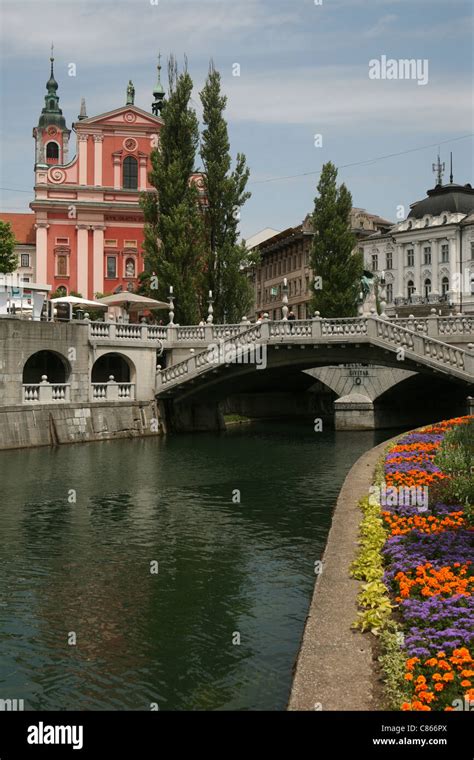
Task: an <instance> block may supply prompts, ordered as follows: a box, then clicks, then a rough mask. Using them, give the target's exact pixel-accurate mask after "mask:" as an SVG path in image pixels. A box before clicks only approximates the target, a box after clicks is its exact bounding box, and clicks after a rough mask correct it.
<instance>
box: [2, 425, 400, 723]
mask: <svg viewBox="0 0 474 760" xmlns="http://www.w3.org/2000/svg"><path fill="white" fill-rule="evenodd" d="M385 437H388V433H385V432H381V433H379V434H377V433H372V432H362V433H335V432H334V431H329V432H324V433H314V432H313V430H312V426H311V424H308V425H307V426H306V425H303V426H302V425H292V424H289V423H281V422H280V423H261V424H255V425H252V426H245V427H242V428H234V429H231V430H230V431H229V432H228V433H225V434H221V435H218V434H199V435H182V436H176V437H170V438H169V439H148V440H133V441H129V440H123V441H113V442H103V443H95V444H84V445H76V446H64V447H61V448H58V449H46V448H44V449H33V450H25V451H11V452H3V453H1V454H0V467H1V472H2V506H1V517H0V582H1V589H2V592H1V597H0V646H1V652H2V656H1V659H0V698H11V699H13V698H18V699H24V700H25V707H26V708H27V709H46V710H53V709H64V710H78V709H93V710H101V709H102V710H104V709H132V710H148V709H150V703H153V702H157V703H158V705H159V709H161V710H166V709H193V710H203V709H284V707H285V704H286V701H287V698H288V692H289V688H290V684H291V668H292V665H293V662H294V659H295V656H296V654H297V650H298V646H299V642H300V637H301V633H302V629H303V625H304V621H305V617H306V613H307V609H308V603H309V599H310V596H311V592H312V588H313V583H314V574H313V566H314V561H315V560H316V559H318V558H319V557H320V556H321V553H322V551H323V549H324V544H325V540H326V536H327V531H328V528H329V524H330V517H331V510H332V507H333V505H334V502H335V498H336V497H337V493H338V491H339V488H340V486H341V484H342V481H343V479H344V477H345V475H346V474H347V471H348V469H349V467H350V466H351V465H352V464H353V462H354V461H355V460H356V459H357V458H358V456H360V454H362V453H363V452H364V451H365V450H367V449H368V448H371V447H372V446H373V445H374V444H375V443H377V442H378V441H379V440H383V439H384V438H385ZM237 490H238V491H239V492H240V503H234V502H235V501H236V500H237V499H238V494H236V491H237ZM233 494H234V498H233ZM154 563H155V564H154ZM156 563H158V565H156ZM156 567H157V568H158V572H157V573H156V572H152V570H154V569H156ZM236 634H239V636H240V645H239V644H236V643H235V642H236V641H237V639H238V636H236ZM74 638H75V640H76V644H75V645H74V644H72V645H71V644H70V643H69V642H73V641H74Z"/></svg>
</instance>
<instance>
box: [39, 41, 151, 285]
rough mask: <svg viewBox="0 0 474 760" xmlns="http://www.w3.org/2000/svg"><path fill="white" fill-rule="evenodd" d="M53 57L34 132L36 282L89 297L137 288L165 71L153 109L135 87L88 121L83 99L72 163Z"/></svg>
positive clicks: (142, 267) (129, 86)
mask: <svg viewBox="0 0 474 760" xmlns="http://www.w3.org/2000/svg"><path fill="white" fill-rule="evenodd" d="M50 60H51V74H50V78H49V80H48V82H47V84H46V90H47V92H46V96H45V105H44V108H43V110H42V112H41V115H40V118H39V121H38V125H37V126H36V127H35V128H34V130H33V137H34V139H35V146H36V155H35V188H34V191H35V197H34V200H33V201H32V203H31V204H30V206H31V209H32V210H33V211H34V214H35V218H36V219H35V222H36V261H35V279H36V281H37V282H44V283H50V284H51V285H52V289H53V291H56V290H59V291H60V292H62V293H64V294H69V293H71V291H74V292H78V293H80V294H81V295H82V296H83V297H84V298H93V297H94V295H95V294H96V293H112V292H114V291H116V290H119V289H127V288H128V289H130V290H132V289H133V288H134V287H135V286H136V284H137V278H138V275H139V274H140V273H141V272H142V271H143V269H144V253H143V248H142V245H143V239H144V232H143V225H144V219H143V213H142V210H141V207H140V205H139V198H140V193H141V192H143V191H146V190H149V189H151V186H150V185H149V182H148V172H149V171H150V169H151V163H150V153H151V151H152V149H153V148H156V147H158V146H159V139H160V130H161V128H162V126H163V121H162V119H161V117H160V112H161V107H162V103H163V99H164V89H163V87H162V85H161V82H160V69H161V66H160V65H159V64H158V82H157V84H156V86H155V89H154V91H153V98H154V100H153V104H152V108H151V112H148V111H145V110H143V109H141V108H139V107H138V106H136V105H135V103H134V97H135V91H134V87H133V84H132V83H131V82H129V85H128V88H127V97H126V103H125V105H123V106H120V107H119V108H116V109H114V110H112V111H108V112H107V113H103V114H99V115H98V116H87V113H86V107H85V101H84V100H83V101H82V103H81V109H80V114H79V117H78V120H77V121H76V122H75V123H74V124H72V130H73V131H74V132H75V134H76V141H77V152H76V156H74V158H72V160H69V156H68V151H69V139H70V135H71V130H70V129H68V128H67V125H66V120H65V118H64V116H63V114H62V111H61V109H60V107H59V97H58V83H57V82H56V79H55V77H54V70H53V64H54V58H53V57H52V56H51V59H50Z"/></svg>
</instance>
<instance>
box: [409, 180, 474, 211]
mask: <svg viewBox="0 0 474 760" xmlns="http://www.w3.org/2000/svg"><path fill="white" fill-rule="evenodd" d="M427 195H428V197H427V198H423V200H422V201H417V202H416V203H412V205H411V206H410V209H411V211H410V213H409V214H408V219H422V218H423V217H424V216H426V215H430V216H440V215H441V214H443V213H444V212H445V211H446V212H448V213H451V214H470V213H472V212H473V211H474V189H473V188H472V187H471V185H469V184H467V185H456V184H454V183H450V184H449V185H436V187H434V188H433V189H432V190H428V191H427Z"/></svg>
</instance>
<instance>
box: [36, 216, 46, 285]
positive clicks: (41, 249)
mask: <svg viewBox="0 0 474 760" xmlns="http://www.w3.org/2000/svg"><path fill="white" fill-rule="evenodd" d="M35 227H36V272H35V280H36V282H39V283H41V284H42V285H44V284H48V228H49V224H48V223H47V222H37V223H36V224H35Z"/></svg>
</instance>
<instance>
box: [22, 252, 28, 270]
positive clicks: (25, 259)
mask: <svg viewBox="0 0 474 760" xmlns="http://www.w3.org/2000/svg"><path fill="white" fill-rule="evenodd" d="M21 266H22V267H29V266H30V254H29V253H22V254H21Z"/></svg>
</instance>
